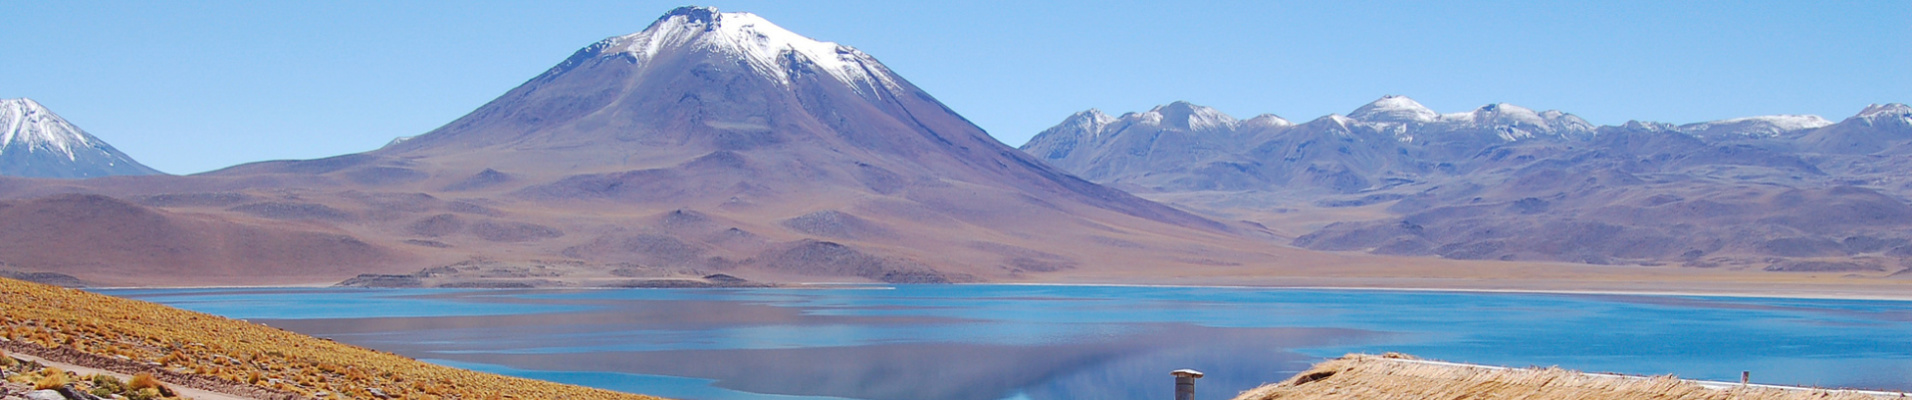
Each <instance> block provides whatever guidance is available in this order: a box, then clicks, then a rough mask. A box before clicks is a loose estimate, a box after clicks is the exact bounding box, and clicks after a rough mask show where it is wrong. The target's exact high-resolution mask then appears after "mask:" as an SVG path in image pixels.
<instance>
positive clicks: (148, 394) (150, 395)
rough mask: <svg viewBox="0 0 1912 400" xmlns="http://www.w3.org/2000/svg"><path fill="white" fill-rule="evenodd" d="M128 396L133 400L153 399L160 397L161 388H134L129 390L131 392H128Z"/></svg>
mask: <svg viewBox="0 0 1912 400" xmlns="http://www.w3.org/2000/svg"><path fill="white" fill-rule="evenodd" d="M126 398H128V399H132V400H153V399H157V398H159V389H154V388H145V389H140V390H133V391H129V392H127V393H126Z"/></svg>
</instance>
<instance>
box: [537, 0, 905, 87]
mask: <svg viewBox="0 0 1912 400" xmlns="http://www.w3.org/2000/svg"><path fill="white" fill-rule="evenodd" d="M675 49H693V50H701V51H710V52H715V53H718V54H723V55H725V56H726V57H728V58H730V59H731V60H732V61H736V62H740V63H744V64H747V65H749V66H750V67H751V68H752V69H754V70H755V71H756V72H757V73H760V74H763V75H764V76H766V77H769V78H771V79H773V80H776V81H777V82H778V83H782V84H785V85H788V84H790V82H791V81H792V80H793V79H794V78H795V75H798V74H806V73H816V72H822V73H824V74H827V75H829V76H831V77H834V78H836V79H837V80H838V81H841V82H843V83H845V84H848V85H850V87H851V88H852V89H854V90H856V91H857V92H858V93H860V94H866V95H867V94H869V93H870V91H871V90H872V89H876V88H878V87H882V88H888V89H891V90H898V89H900V88H901V87H900V86H899V85H898V84H897V82H896V79H895V78H894V77H893V75H891V74H890V73H889V70H888V68H885V67H884V66H883V64H882V63H878V62H877V61H876V59H875V58H871V57H870V56H869V55H868V54H864V53H863V52H862V51H858V50H857V49H855V48H852V47H849V46H844V45H839V44H836V43H832V42H824V41H818V40H815V39H811V38H808V37H804V36H803V35H799V34H797V33H795V32H791V31H789V30H786V29H783V27H780V26H777V24H774V23H771V22H770V21H769V20H766V19H764V18H763V17H759V16H757V15H756V14H751V13H745V12H728V13H726V12H718V11H717V8H715V7H680V8H677V9H675V10H671V12H670V13H668V14H665V15H664V16H663V17H661V18H658V19H657V22H653V23H651V26H650V27H648V28H645V29H644V30H643V31H641V32H637V33H633V34H629V35H624V36H618V37H613V38H609V39H604V40H603V41H600V42H598V43H597V44H594V45H592V46H590V47H587V48H585V49H584V50H583V51H580V52H579V53H578V55H579V56H586V55H588V56H593V57H602V56H605V55H622V56H627V57H630V59H631V60H632V61H633V62H635V63H638V64H649V63H651V62H653V60H655V59H656V58H657V57H658V55H659V54H668V53H671V52H673V50H675ZM576 57H577V56H573V58H576Z"/></svg>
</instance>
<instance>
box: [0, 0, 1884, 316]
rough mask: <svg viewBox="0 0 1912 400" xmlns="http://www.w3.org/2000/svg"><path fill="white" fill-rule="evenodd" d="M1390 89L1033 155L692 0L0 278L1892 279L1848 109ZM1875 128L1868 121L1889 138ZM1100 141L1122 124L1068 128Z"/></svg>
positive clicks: (584, 281)
mask: <svg viewBox="0 0 1912 400" xmlns="http://www.w3.org/2000/svg"><path fill="white" fill-rule="evenodd" d="M1404 99H1405V98H1399V100H1396V98H1393V97H1390V98H1389V99H1384V101H1382V102H1377V103H1376V104H1375V105H1370V106H1368V107H1364V108H1362V109H1360V110H1357V111H1356V112H1355V113H1353V114H1351V116H1352V117H1340V116H1331V117H1324V118H1322V119H1317V120H1315V121H1312V122H1308V123H1304V124H1294V123H1290V122H1288V121H1286V120H1284V119H1281V118H1280V117H1275V116H1272V115H1267V116H1261V117H1256V118H1253V119H1249V120H1242V121H1236V120H1234V119H1233V118H1231V117H1227V116H1226V115H1220V114H1219V113H1217V112H1214V111H1213V110H1209V109H1206V108H1203V107H1199V106H1194V105H1191V104H1187V103H1176V104H1172V105H1169V106H1164V107H1163V108H1160V109H1158V110H1155V111H1151V112H1149V113H1141V114H1134V115H1125V116H1124V117H1122V118H1116V117H1110V116H1107V115H1101V114H1100V113H1099V112H1094V113H1084V114H1079V115H1077V116H1076V117H1072V118H1071V119H1070V120H1069V121H1068V122H1065V124H1064V125H1063V126H1059V127H1058V128H1057V129H1055V130H1053V131H1054V132H1051V133H1046V134H1045V136H1042V137H1038V138H1037V139H1036V140H1033V141H1032V142H1031V144H1030V145H1029V146H1026V147H1025V149H1024V150H1028V151H1029V152H1030V153H1025V152H1024V151H1019V150H1018V149H1015V148H1011V147H1009V146H1006V145H1004V144H1002V143H1001V142H998V141H997V140H996V139H994V138H992V137H991V136H990V135H988V134H987V133H985V132H984V131H983V130H982V129H981V128H978V127H977V126H976V125H974V124H971V123H970V122H969V121H968V120H966V119H964V118H963V117H962V116H961V115H958V114H957V113H956V112H955V111H953V110H950V109H949V108H948V107H945V106H944V105H943V104H942V103H940V102H938V101H937V100H936V99H935V98H934V97H933V96H931V95H930V94H928V93H925V92H924V91H923V90H922V89H920V88H917V87H916V86H914V85H912V84H910V82H909V81H908V80H906V79H904V78H903V77H901V76H898V75H897V74H895V73H894V72H892V71H890V70H889V69H888V68H887V67H885V66H883V64H881V63H880V62H878V61H876V59H875V58H874V57H872V56H870V55H868V54H864V53H862V52H861V51H858V50H856V49H854V48H851V47H848V46H841V45H837V44H835V43H828V42H818V41H815V40H812V39H809V38H806V37H803V36H801V35H798V34H795V33H792V32H789V31H786V30H783V29H782V28H780V27H777V26H776V25H774V24H771V23H770V22H769V21H765V20H763V19H762V18H760V17H757V16H755V15H751V14H746V13H718V12H716V11H715V10H714V9H707V8H696V7H686V8H680V9H677V10H674V11H672V12H671V13H669V14H667V15H665V16H664V17H662V18H659V19H658V20H657V21H656V22H655V23H653V24H652V25H651V26H650V27H648V28H646V29H645V30H643V31H641V32H637V33H633V34H630V35H624V36H617V37H612V38H608V39H605V40H603V41H601V42H598V43H595V44H591V45H589V46H586V47H584V48H583V49H581V50H579V51H577V52H576V53H575V54H574V55H572V56H571V57H570V58H568V59H566V60H563V61H562V62H560V63H558V64H557V65H556V66H554V67H552V68H551V69H550V70H548V71H546V72H545V73H543V74H540V75H538V76H536V77H532V78H531V79H530V80H528V81H526V82H524V83H523V84H522V85H520V86H518V87H517V88H515V89H512V90H510V91H508V92H506V93H504V94H503V95H501V96H500V97H498V98H497V99H495V100H493V101H492V102H490V103H488V104H486V105H484V106H483V107H480V108H478V109H477V110H474V111H472V112H471V113H470V114H468V115H465V116H464V117H462V118H459V119H457V120H454V121H451V122H450V123H448V124H446V125H444V126H443V127H441V128H438V129H436V130H433V131H431V132H426V133H423V134H420V135H417V136H413V137H406V138H399V139H398V140H394V141H393V142H392V143H391V144H389V145H387V146H385V147H383V148H380V149H377V150H374V151H370V152H364V153H356V154H345V155H339V156H335V157H328V158H321V159H312V160H280V161H264V162H257V163H249V164H243V165H237V166H232V167H229V168H224V169H220V170H217V171H212V172H207V173H202V174H195V175H190V176H168V175H135V176H111V177H101V178H92V179H84V180H61V179H40V178H19V177H9V178H0V274H4V275H5V276H10V277H16V278H22V279H31V280H36V281H42V282H53V283H60V284H66V285H93V286H219V285H332V284H337V283H341V282H348V281H349V284H352V285H357V286H402V287H421V286H429V287H583V286H593V287H706V286H754V285H764V284H790V283H803V282H890V283H962V282H1048V283H1125V284H1127V283H1134V284H1203V285H1272V286H1360V287H1428V288H1477V289H1535V290H1636V291H1637V290H1650V291H1681V290H1687V289H1691V290H1701V291H1707V292H1714V293H1721V292H1732V293H1740V292H1746V293H1780V292H1784V293H1794V294H1804V293H1810V295H1840V294H1841V293H1846V292H1848V291H1859V292H1865V293H1874V294H1876V293H1891V292H1893V291H1895V290H1898V289H1899V288H1901V287H1903V286H1904V284H1905V282H1907V281H1908V280H1907V279H1903V278H1905V277H1906V275H1905V274H1904V273H1902V272H1903V271H1905V270H1906V268H1907V266H1905V265H1902V264H1901V263H1902V261H1901V260H1902V259H1903V256H1905V255H1906V254H1912V253H1907V252H1908V251H1912V245H1908V244H1906V241H1907V240H1912V237H1907V236H1905V235H1903V234H1902V233H1903V232H1904V231H1905V230H1904V229H1903V228H1907V227H1909V225H1912V220H1908V219H1907V218H1912V217H1908V216H1912V207H1909V206H1907V205H1906V203H1905V202H1904V201H1903V200H1901V199H1900V197H1902V196H1903V194H1902V193H1900V192H1901V191H1903V187H1901V186H1891V187H1889V188H1888V187H1887V186H1890V185H1892V184H1893V183H1892V182H1897V181H1896V180H1895V179H1897V178H1896V176H1897V175H1895V174H1894V173H1893V172H1892V171H1897V170H1898V169H1894V166H1895V165H1899V164H1902V163H1901V162H1898V161H1894V160H1897V158H1893V157H1881V156H1879V154H1884V153H1878V152H1882V151H1884V152H1889V151H1892V150H1891V149H1896V148H1901V147H1904V146H1903V145H1900V144H1898V143H1900V142H1898V141H1895V140H1896V139H1889V138H1885V139H1881V138H1873V137H1874V136H1878V135H1880V133H1879V132H1887V131H1880V129H1885V128H1878V129H1874V128H1876V127H1872V125H1866V126H1859V124H1860V123H1859V122H1853V121H1860V120H1865V119H1864V118H1859V117H1855V118H1857V119H1853V120H1849V121H1847V122H1844V123H1840V124H1837V125H1830V126H1821V127H1820V128H1818V129H1814V130H1783V132H1780V133H1778V134H1777V135H1778V136H1774V137H1778V138H1785V140H1789V141H1788V142H1786V143H1797V144H1798V145H1799V146H1810V148H1811V149H1816V150H1813V151H1815V152H1816V153H1812V154H1835V153H1836V154H1846V156H1841V157H1828V158H1815V157H1814V156H1799V155H1794V153H1787V152H1786V151H1790V150H1785V149H1782V148H1779V147H1775V146H1778V145H1769V144H1766V143H1767V142H1759V141H1758V140H1765V139H1759V138H1744V139H1743V140H1742V139H1718V140H1714V139H1707V140H1698V139H1692V138H1691V137H1693V136H1690V135H1701V134H1705V135H1727V136H1731V135H1739V134H1742V133H1743V132H1748V129H1754V128H1758V127H1757V126H1755V127H1753V128H1748V127H1746V126H1740V125H1733V126H1727V125H1718V126H1714V125H1707V126H1706V127H1703V128H1706V129H1701V128H1702V127H1672V128H1669V127H1665V126H1658V125H1648V124H1629V125H1627V126H1624V127H1598V128H1596V127H1593V126H1591V125H1590V124H1586V123H1585V122H1584V121H1580V120H1579V119H1578V118H1577V117H1573V116H1572V115H1570V114H1564V113H1559V112H1552V111H1549V112H1542V113H1533V112H1531V110H1526V109H1522V108H1519V107H1515V106H1511V105H1492V106H1489V107H1483V108H1482V109H1481V110H1476V111H1475V112H1474V113H1472V114H1468V116H1467V117H1466V118H1462V119H1464V120H1465V121H1467V122H1466V123H1445V122H1443V123H1435V122H1438V121H1447V120H1442V119H1439V118H1450V117H1448V116H1438V118H1437V117H1430V116H1428V115H1432V114H1431V113H1432V112H1431V111H1426V112H1422V111H1424V110H1421V109H1414V108H1413V107H1405V108H1404V107H1402V104H1405V103H1411V102H1412V101H1411V100H1406V101H1405V103H1404V102H1403V101H1401V100H1404ZM1900 107H1902V106H1900ZM1893 110H1897V109H1896V108H1890V107H1886V108H1881V109H1879V110H1872V111H1877V112H1873V114H1877V115H1878V116H1879V117H1878V118H1873V119H1878V120H1879V121H1884V122H1881V124H1884V123H1892V122H1891V121H1898V120H1897V119H1891V118H1898V117H1897V116H1898V114H1894V113H1895V112H1896V111H1893ZM1869 112H1871V111H1869ZM1423 114H1428V115H1423ZM1529 114H1531V115H1529ZM1529 117H1531V118H1529ZM1888 117H1890V118H1888ZM1429 118H1435V119H1429ZM1452 118H1460V117H1452ZM1880 118H1885V119H1880ZM1462 119H1455V121H1460V120H1462ZM1536 121H1538V122H1536ZM1866 121H1870V120H1866ZM1118 125H1120V126H1118ZM1755 125H1756V124H1755ZM1875 125H1876V124H1875ZM1878 126H1880V127H1888V126H1887V125H1878ZM1892 126H1896V125H1892ZM1112 127H1115V128H1112ZM1116 128H1120V129H1116ZM1131 128H1132V129H1131ZM1676 128H1677V129H1676ZM1888 128H1889V127H1888ZM1109 129H1116V130H1120V131H1121V132H1131V131H1134V132H1142V133H1146V135H1143V134H1114V133H1110V134H1106V135H1100V136H1094V137H1096V138H1098V139H1096V140H1104V139H1107V140H1108V141H1106V142H1095V141H1085V140H1086V139H1083V140H1078V139H1081V138H1085V137H1088V136H1082V135H1086V134H1089V133H1093V132H1102V131H1104V130H1109ZM1497 129H1498V130H1497ZM1891 129H1898V128H1891ZM71 131H74V132H77V128H75V129H72V130H71ZM1676 131H1677V132H1676ZM1111 132H1113V131H1111ZM1403 132H1416V134H1424V135H1421V136H1415V137H1417V138H1419V139H1413V138H1410V140H1406V141H1402V140H1399V138H1397V137H1395V136H1396V135H1402V134H1404V133H1403ZM1496 132H1498V133H1496ZM1696 132H1698V133H1696ZM1721 132H1725V133H1721ZM1890 132H1896V131H1890ZM1070 135H1075V136H1070ZM1231 135H1232V136H1231ZM1868 135H1870V136H1868ZM1092 136H1093V135H1092ZM1070 137H1075V139H1069V138H1070ZM1731 137H1733V138H1738V136H1731ZM1217 138H1222V139H1217ZM1867 138H1872V139H1867ZM1065 139H1066V140H1065ZM1224 139H1225V140H1224ZM1528 139H1533V140H1528ZM1775 140H1777V139H1775ZM1743 141H1751V142H1745V143H1742V142H1743ZM1747 143H1751V144H1747ZM1241 149H1252V150H1251V151H1249V152H1248V153H1239V152H1238V150H1241ZM1617 149H1635V150H1628V151H1631V152H1627V153H1621V152H1619V150H1617ZM1070 151H1074V153H1070ZM1868 152H1871V153H1868ZM1070 154H1074V155H1070ZM1084 154H1088V155H1092V156H1082V155H1084ZM1137 154H1140V155H1145V157H1139V158H1138V157H1131V156H1133V155H1137ZM1894 154H1896V153H1894ZM1124 155H1130V156H1124ZM1448 159H1452V160H1464V162H1458V163H1449V162H1441V161H1439V160H1448ZM1270 160H1280V162H1271V161H1270ZM1430 160H1433V161H1430ZM1814 171H1818V172H1817V173H1815V172H1814ZM1828 171H1840V172H1838V173H1837V174H1834V173H1832V172H1828ZM1868 171H1869V172H1868ZM1078 176H1081V177H1086V178H1088V180H1085V179H1083V178H1079V177H1078ZM1845 177H1870V178H1866V179H1871V180H1866V181H1863V182H1860V181H1852V180H1850V179H1846V178H1845ZM1795 178H1797V179H1795ZM1791 180H1798V181H1800V182H1806V183H1811V184H1809V185H1808V184H1804V183H1801V184H1787V183H1784V182H1790V181H1791ZM1092 181H1093V182H1092ZM1097 182H1100V183H1097ZM1841 182H1845V183H1841ZM1118 189H1119V190H1118ZM1124 190H1127V191H1124ZM1128 191H1132V192H1134V193H1139V194H1140V196H1139V197H1138V196H1137V195H1135V194H1131V193H1130V192H1128ZM1152 200H1153V201H1152ZM1166 204H1173V206H1171V205H1166ZM1597 265H1607V266H1597ZM1613 265H1629V266H1627V267H1618V266H1613ZM1764 270H1771V271H1764Z"/></svg>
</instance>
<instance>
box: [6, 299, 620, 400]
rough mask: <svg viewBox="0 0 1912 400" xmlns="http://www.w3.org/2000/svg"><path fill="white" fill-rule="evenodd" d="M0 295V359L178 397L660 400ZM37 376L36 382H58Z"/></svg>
mask: <svg viewBox="0 0 1912 400" xmlns="http://www.w3.org/2000/svg"><path fill="white" fill-rule="evenodd" d="M0 295H4V296H5V298H6V299H7V300H8V301H6V302H4V303H0V317H4V321H0V350H5V352H6V353H7V354H21V355H23V356H31V358H32V359H34V360H46V361H48V362H49V363H58V364H64V365H68V366H77V367H79V368H74V369H76V370H77V369H81V368H84V369H88V370H98V371H102V372H105V373H108V374H119V375H134V376H137V375H146V376H148V379H154V378H156V379H157V381H159V382H161V383H162V384H163V385H166V386H176V387H180V388H181V390H182V391H184V390H187V389H191V390H192V391H193V392H198V393H208V394H210V395H205V396H200V398H201V399H202V400H216V399H256V400H281V399H284V400H293V399H314V398H338V396H343V397H348V398H357V399H369V398H380V399H391V398H403V399H505V398H518V399H632V400H646V399H656V398H655V397H650V396H642V395H634V394H627V393H618V392H612V391H606V390H599V389H590V388H584V387H578V386H571V385H561V384H556V383H550V382H543V381H535V380H529V379H521V378H513V377H506V376H500V375H493V374H485V373H479V372H472V371H466V370H461V369H456V368H451V367H445V366H440V365H435V364H429V363H425V362H422V361H417V360H413V359H410V358H405V357H400V356H397V355H394V354H391V353H384V352H378V351H373V350H369V349H365V348H360V347H356V346H350V345H345V344H340V343H337V342H333V341H330V340H323V339H318V338H313V337H310V336H305V335H300V334H297V333H292V332H290V331H285V330H281V329H277V328H272V327H267V326H263V325H258V324H252V323H248V322H245V321H238V320H232V319H227V318H223V317H219V316H214V315H209V314H202V313H196V312H191V311H185V310H180V309H175V308H171V307H166V306H161V305H157V304H152V303H147V302H141V301H134V300H127V299H121V298H116V297H112V296H106V295H101V294H94V293H89V292H85V291H80V290H74V289H65V288H59V287H54V286H48V285H41V284H36V283H30V282H23V281H17V280H12V279H4V278H0ZM29 361H33V360H29ZM7 367H17V365H7ZM8 369H9V370H14V369H20V370H24V369H26V368H8ZM34 372H35V373H37V374H38V375H40V377H41V378H44V376H47V375H54V374H53V373H48V371H34ZM12 373H15V372H9V373H8V374H12ZM28 377H29V376H24V375H23V376H22V380H24V379H25V378H28ZM74 381H78V380H77V379H75V380H74ZM95 382H98V381H88V382H87V383H85V384H86V385H90V386H97V383H95ZM48 386H58V385H48ZM168 392H171V390H168Z"/></svg>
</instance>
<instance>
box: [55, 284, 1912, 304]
mask: <svg viewBox="0 0 1912 400" xmlns="http://www.w3.org/2000/svg"><path fill="white" fill-rule="evenodd" d="M898 285H908V284H895V283H883V282H847V281H840V282H830V281H816V282H788V283H782V284H781V286H770V287H762V288H722V287H717V288H698V289H845V290H847V289H862V290H881V289H885V288H886V287H890V286H898ZM948 285H959V286H990V285H996V286H1066V287H1138V288H1207V289H1265V290H1318V291H1357V292H1358V291H1374V292H1421V293H1475V294H1545V295H1569V296H1639V297H1711V298H1735V299H1802V300H1857V301H1892V302H1912V293H1907V294H1903V295H1899V294H1883V293H1828V292H1825V291H1821V290H1813V289H1814V288H1799V289H1793V290H1795V291H1793V292H1762V291H1757V290H1746V289H1740V290H1731V289H1727V290H1707V289H1687V290H1678V289H1640V290H1627V289H1549V288H1489V287H1477V288H1474V287H1435V286H1361V285H1282V284H1265V285H1257V284H1199V283H1162V284H1153V283H1120V282H972V283H951V284H948ZM335 287H336V286H329V285H317V284H309V285H300V284H291V285H209V286H112V287H88V288H85V289H86V290H220V289H325V288H335ZM344 289H369V290H376V289H380V288H362V287H344ZM409 289H464V290H618V289H675V288H624V287H594V286H578V287H534V288H511V289H486V288H409ZM1851 289H1873V290H1879V289H1881V288H1876V287H1872V288H1868V287H1856V288H1851Z"/></svg>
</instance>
